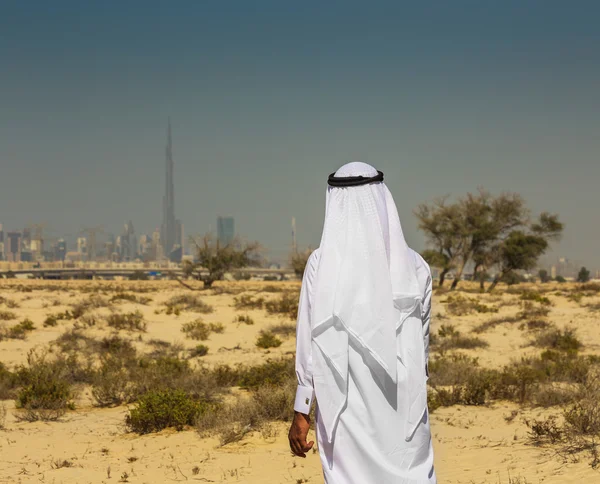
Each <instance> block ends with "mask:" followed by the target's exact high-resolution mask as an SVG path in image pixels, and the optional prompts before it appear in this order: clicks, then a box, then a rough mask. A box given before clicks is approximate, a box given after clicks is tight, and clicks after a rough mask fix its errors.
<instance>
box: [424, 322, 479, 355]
mask: <svg viewBox="0 0 600 484" xmlns="http://www.w3.org/2000/svg"><path fill="white" fill-rule="evenodd" d="M430 344H431V345H432V346H434V347H435V348H436V349H438V350H439V351H442V352H444V351H447V350H450V349H473V348H486V347H488V346H489V344H488V343H487V342H486V341H484V340H482V339H481V338H477V337H475V336H464V335H462V334H461V333H460V331H457V330H456V329H455V327H454V326H452V325H447V324H443V325H442V326H441V328H440V329H439V331H438V334H437V337H433V338H431V337H430Z"/></svg>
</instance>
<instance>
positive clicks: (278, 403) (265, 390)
mask: <svg viewBox="0 0 600 484" xmlns="http://www.w3.org/2000/svg"><path fill="white" fill-rule="evenodd" d="M295 389H296V383H295V381H294V380H290V381H287V382H286V383H285V384H283V385H278V386H271V385H264V386H261V387H259V388H258V389H257V390H256V391H254V392H252V393H251V395H250V396H249V397H245V396H244V397H241V398H239V399H238V400H237V401H236V402H235V403H233V404H230V405H223V406H221V407H218V408H217V409H216V411H214V412H207V413H205V414H203V415H202V416H201V417H200V418H199V419H198V423H197V428H198V431H199V432H200V434H201V435H210V434H214V433H217V434H219V436H220V441H221V445H227V444H229V443H231V442H236V441H238V440H241V439H242V438H243V437H244V435H246V434H247V433H248V432H251V431H260V432H261V433H263V434H265V435H267V436H268V435H271V432H270V431H269V428H270V422H272V421H284V422H289V421H291V419H292V418H293V416H294V410H293V407H294V394H295Z"/></svg>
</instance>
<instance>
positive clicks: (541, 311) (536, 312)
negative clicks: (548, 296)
mask: <svg viewBox="0 0 600 484" xmlns="http://www.w3.org/2000/svg"><path fill="white" fill-rule="evenodd" d="M548 314H550V309H549V308H548V307H546V306H542V305H540V306H536V305H535V304H534V303H532V302H531V301H523V304H522V306H521V311H520V312H519V313H518V314H517V318H518V319H520V320H524V319H540V318H545V317H546V316H548Z"/></svg>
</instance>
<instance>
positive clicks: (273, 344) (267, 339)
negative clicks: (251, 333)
mask: <svg viewBox="0 0 600 484" xmlns="http://www.w3.org/2000/svg"><path fill="white" fill-rule="evenodd" d="M256 346H258V347H259V348H265V349H267V348H277V347H278V346H281V340H280V339H279V338H278V337H277V336H275V335H274V334H273V333H271V332H268V331H261V332H260V333H259V336H258V339H257V340H256Z"/></svg>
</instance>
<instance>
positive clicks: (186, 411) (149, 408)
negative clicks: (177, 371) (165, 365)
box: [125, 389, 211, 434]
mask: <svg viewBox="0 0 600 484" xmlns="http://www.w3.org/2000/svg"><path fill="white" fill-rule="evenodd" d="M210 406H211V405H209V404H207V403H206V402H200V401H198V400H197V399H195V398H194V397H193V396H191V395H189V394H188V393H186V392H184V391H183V390H172V389H167V390H157V391H150V392H148V393H147V394H146V395H143V396H142V397H141V398H140V400H139V401H138V402H137V403H136V406H135V408H133V409H131V410H130V412H129V415H127V417H126V418H125V424H126V425H127V427H128V429H129V430H131V431H133V432H136V433H139V434H147V433H150V432H158V431H160V430H163V429H166V428H169V427H174V428H175V429H177V430H183V429H184V428H185V427H186V426H189V425H194V423H195V422H196V419H197V418H198V416H199V415H201V414H202V413H204V412H205V411H207V410H208V409H209V407H210Z"/></svg>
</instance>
